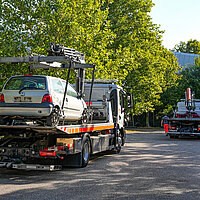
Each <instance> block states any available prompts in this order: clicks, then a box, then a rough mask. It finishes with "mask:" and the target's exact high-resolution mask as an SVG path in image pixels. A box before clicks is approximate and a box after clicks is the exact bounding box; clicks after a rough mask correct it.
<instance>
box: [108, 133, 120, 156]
mask: <svg viewBox="0 0 200 200" xmlns="http://www.w3.org/2000/svg"><path fill="white" fill-rule="evenodd" d="M122 146H123V137H122V135H121V133H120V131H119V130H117V141H116V146H115V148H114V149H112V150H111V153H114V154H117V153H120V151H121V148H122Z"/></svg>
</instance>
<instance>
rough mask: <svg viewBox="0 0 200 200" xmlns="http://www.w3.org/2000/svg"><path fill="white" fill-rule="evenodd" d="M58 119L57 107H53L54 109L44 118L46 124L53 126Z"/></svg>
mask: <svg viewBox="0 0 200 200" xmlns="http://www.w3.org/2000/svg"><path fill="white" fill-rule="evenodd" d="M58 121H59V108H55V109H54V111H53V112H52V113H51V114H50V115H49V116H48V117H47V118H46V124H47V126H55V125H56V124H57V123H58Z"/></svg>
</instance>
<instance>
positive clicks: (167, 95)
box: [158, 58, 200, 111]
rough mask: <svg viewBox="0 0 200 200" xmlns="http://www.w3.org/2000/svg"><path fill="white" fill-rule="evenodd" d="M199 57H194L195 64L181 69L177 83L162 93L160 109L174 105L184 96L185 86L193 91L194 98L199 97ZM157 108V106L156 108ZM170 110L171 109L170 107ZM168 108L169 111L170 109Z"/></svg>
mask: <svg viewBox="0 0 200 200" xmlns="http://www.w3.org/2000/svg"><path fill="white" fill-rule="evenodd" d="M199 77H200V58H196V60H195V64H194V65H193V66H190V67H188V68H185V69H184V70H182V71H181V73H180V75H179V79H178V80H177V84H176V85H175V86H173V87H170V88H168V89H167V90H166V91H165V92H164V93H163V94H162V95H161V101H162V106H161V107H160V109H168V108H169V107H170V108H172V107H174V106H176V104H177V102H178V101H180V99H184V98H185V92H186V90H187V88H191V89H192V91H193V92H194V93H195V98H197V99H199V98H200V79H199ZM158 109H159V108H158ZM171 110H172V109H171ZM171 110H170V111H171Z"/></svg>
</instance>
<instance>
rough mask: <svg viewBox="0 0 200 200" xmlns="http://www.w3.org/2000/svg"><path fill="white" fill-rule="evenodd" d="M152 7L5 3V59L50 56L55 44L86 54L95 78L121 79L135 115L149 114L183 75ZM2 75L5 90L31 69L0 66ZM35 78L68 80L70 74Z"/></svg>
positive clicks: (59, 0)
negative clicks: (7, 82) (10, 79)
mask: <svg viewBox="0 0 200 200" xmlns="http://www.w3.org/2000/svg"><path fill="white" fill-rule="evenodd" d="M152 6H153V3H152V0H106V1H99V0H81V1H80V0H36V1H32V0H23V1H19V0H2V1H1V7H0V13H1V16H2V19H1V21H0V33H1V35H0V54H1V55H0V56H25V55H27V54H31V53H37V54H42V55H46V50H47V49H48V48H49V43H51V42H54V43H57V44H62V45H64V46H66V47H72V48H75V49H77V50H79V51H80V52H83V53H85V55H86V62H89V63H95V64H96V78H104V79H118V80H119V84H120V85H123V86H124V87H125V88H126V90H127V91H128V92H132V93H133V94H134V99H135V108H134V113H135V114H140V113H143V112H148V111H151V110H154V107H155V105H159V104H160V94H161V93H162V92H163V91H164V90H166V88H168V87H170V86H172V85H174V84H175V82H176V80H177V75H176V74H175V73H174V72H176V71H177V70H178V69H179V67H178V64H177V62H176V59H175V57H174V55H173V54H172V53H171V52H169V51H168V50H167V49H165V48H164V47H163V46H162V44H161V43H162V41H161V38H162V33H163V31H160V28H159V27H158V26H157V25H155V24H153V23H152V20H151V17H150V15H149V13H150V11H151V8H152ZM0 73H1V74H3V77H4V78H5V79H3V80H1V82H0V84H3V82H4V80H6V79H7V78H8V77H9V76H11V75H15V74H26V73H28V69H27V65H15V67H14V68H13V65H0ZM34 73H35V74H47V75H51V76H58V77H61V78H66V76H67V72H66V70H47V71H44V70H43V71H42V70H35V71H34ZM86 78H91V71H89V72H88V73H86ZM72 79H73V76H72V77H71V81H73V80H72Z"/></svg>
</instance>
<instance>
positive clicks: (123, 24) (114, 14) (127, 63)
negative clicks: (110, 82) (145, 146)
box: [104, 0, 179, 114]
mask: <svg viewBox="0 0 200 200" xmlns="http://www.w3.org/2000/svg"><path fill="white" fill-rule="evenodd" d="M104 6H105V7H106V8H107V7H108V8H109V15H108V20H109V21H110V25H111V27H110V28H111V30H112V32H113V33H114V34H115V38H114V42H113V43H111V44H110V48H111V49H112V50H113V52H117V53H116V54H114V55H112V56H111V59H112V60H114V61H115V60H117V64H118V65H119V66H120V69H118V70H119V73H118V74H119V76H118V79H120V80H121V81H122V83H123V84H124V86H125V88H126V89H127V90H128V91H130V92H132V93H133V94H134V100H135V102H136V103H135V110H134V112H135V114H141V113H143V112H148V111H152V110H154V109H155V105H157V104H159V103H160V102H159V98H160V94H161V93H162V92H163V89H165V88H166V87H169V86H171V85H172V84H174V83H175V81H176V79H177V75H176V74H175V73H174V72H176V71H177V69H178V68H179V67H178V64H177V62H176V58H175V57H174V55H173V54H172V53H171V52H169V51H168V50H167V49H165V48H164V47H162V44H161V37H162V33H163V32H162V31H160V30H159V27H158V26H157V25H155V24H153V23H152V20H151V17H150V16H149V13H150V11H151V8H152V6H153V3H152V1H151V0H143V1H141V0H115V1H113V2H110V3H108V4H106V5H104Z"/></svg>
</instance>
